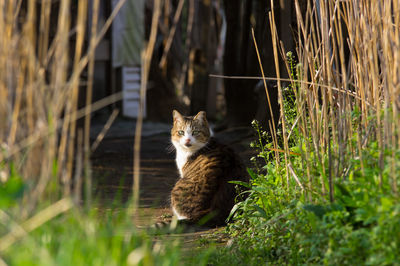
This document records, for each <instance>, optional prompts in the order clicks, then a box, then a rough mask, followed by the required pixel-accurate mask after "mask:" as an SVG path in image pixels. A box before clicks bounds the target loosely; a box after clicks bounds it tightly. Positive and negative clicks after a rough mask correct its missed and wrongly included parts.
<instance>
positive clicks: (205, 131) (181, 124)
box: [171, 110, 210, 152]
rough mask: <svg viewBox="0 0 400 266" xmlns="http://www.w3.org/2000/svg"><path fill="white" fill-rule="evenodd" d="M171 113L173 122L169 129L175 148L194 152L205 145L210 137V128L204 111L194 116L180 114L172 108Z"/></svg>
mask: <svg viewBox="0 0 400 266" xmlns="http://www.w3.org/2000/svg"><path fill="white" fill-rule="evenodd" d="M172 115H173V118H174V124H173V127H172V129H171V140H172V143H173V144H174V146H175V148H176V149H183V150H184V151H187V152H195V151H197V150H198V149H200V148H202V147H204V145H206V143H207V142H208V140H209V139H210V128H209V126H208V122H207V119H206V113H205V112H204V111H201V112H199V113H198V114H197V115H196V116H182V115H181V114H180V113H179V112H178V111H176V110H174V111H173V113H172Z"/></svg>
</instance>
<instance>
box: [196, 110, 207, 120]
mask: <svg viewBox="0 0 400 266" xmlns="http://www.w3.org/2000/svg"><path fill="white" fill-rule="evenodd" d="M194 120H199V121H202V122H207V118H206V112H204V111H200V112H199V113H198V114H197V115H196V116H195V117H194Z"/></svg>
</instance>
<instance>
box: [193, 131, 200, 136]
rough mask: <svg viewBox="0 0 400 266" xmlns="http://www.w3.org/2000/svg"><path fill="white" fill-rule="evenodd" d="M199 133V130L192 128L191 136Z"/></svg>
mask: <svg viewBox="0 0 400 266" xmlns="http://www.w3.org/2000/svg"><path fill="white" fill-rule="evenodd" d="M199 133H200V131H198V130H193V131H192V135H193V136H196V135H198V134H199Z"/></svg>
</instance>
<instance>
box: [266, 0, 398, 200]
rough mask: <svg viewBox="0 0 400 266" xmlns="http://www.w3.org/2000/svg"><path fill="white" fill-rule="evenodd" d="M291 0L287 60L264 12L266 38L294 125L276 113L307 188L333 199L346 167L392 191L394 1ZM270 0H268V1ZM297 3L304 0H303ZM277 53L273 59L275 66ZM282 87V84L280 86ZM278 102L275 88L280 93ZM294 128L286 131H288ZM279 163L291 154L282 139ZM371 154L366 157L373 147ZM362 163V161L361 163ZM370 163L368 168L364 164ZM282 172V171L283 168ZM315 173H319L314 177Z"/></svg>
mask: <svg viewBox="0 0 400 266" xmlns="http://www.w3.org/2000/svg"><path fill="white" fill-rule="evenodd" d="M312 2H313V1H308V3H307V9H306V11H305V12H302V9H301V8H300V4H299V1H296V2H295V9H296V10H295V11H296V15H297V29H295V30H294V32H295V33H294V35H295V40H296V43H297V45H296V47H297V48H296V50H295V51H294V52H295V55H296V57H297V60H298V62H297V63H298V64H297V65H295V66H293V64H292V63H293V62H291V61H290V60H288V57H287V56H286V52H287V51H285V48H284V46H283V44H282V43H280V42H279V40H278V38H277V36H276V34H275V35H274V32H277V30H276V27H275V24H274V18H273V16H270V21H271V25H272V33H273V43H274V46H275V47H276V48H277V50H279V51H280V54H281V56H282V57H283V58H284V59H285V60H284V61H285V65H286V68H287V70H288V73H289V77H290V79H291V86H290V88H291V89H292V90H293V93H294V94H295V98H296V104H295V108H296V111H297V114H298V117H297V119H296V122H295V123H296V124H295V125H288V124H287V123H285V121H286V118H285V116H283V117H282V119H283V120H281V125H282V127H283V134H284V139H285V138H287V137H288V136H289V135H290V133H289V132H290V131H291V129H293V128H294V127H295V128H297V129H298V134H299V135H300V136H301V140H302V141H301V143H300V152H301V154H302V155H301V158H302V164H301V166H300V167H299V168H297V169H294V170H295V171H290V173H292V174H291V175H292V176H293V177H295V176H296V175H297V176H302V177H303V179H302V182H303V183H304V184H305V185H306V187H307V192H308V193H307V195H308V198H309V199H310V200H312V198H313V195H315V193H317V194H319V195H323V196H327V198H328V197H329V199H330V200H331V201H334V184H336V183H340V182H342V181H345V180H348V179H349V178H350V177H349V173H351V172H353V173H354V172H357V173H360V175H362V176H368V175H373V177H374V178H375V180H374V182H375V184H376V185H377V186H379V187H380V188H382V189H384V188H389V193H390V191H391V193H393V195H395V196H397V195H398V185H399V180H398V177H399V174H400V166H399V150H400V114H399V111H400V81H399V78H400V6H399V3H398V1H355V0H354V1H353V0H346V1H339V0H335V1H318V3H319V4H316V3H312ZM271 3H272V4H273V1H271ZM303 3H304V1H303ZM278 57H279V54H278V53H277V52H276V53H275V58H276V60H275V63H276V65H277V69H278V70H279V65H278V64H279V62H278ZM279 89H280V90H281V88H279ZM279 97H280V103H281V104H282V97H283V96H282V94H279ZM292 136H293V134H292ZM284 148H285V149H284V150H285V157H286V158H287V162H286V164H287V165H289V164H292V161H293V160H294V159H295V157H296V156H293V155H290V152H289V151H288V149H287V140H285V147H284ZM373 148H376V154H374V155H373V156H372V157H371V154H372V153H373V151H372V149H373ZM366 164H368V165H369V166H367V165H366ZM372 164H374V165H373V167H376V169H378V171H377V172H378V173H377V174H376V175H374V174H373V173H371V171H370V170H369V169H368V167H371V165H372ZM290 173H289V174H290ZM317 177H319V179H318V178H317Z"/></svg>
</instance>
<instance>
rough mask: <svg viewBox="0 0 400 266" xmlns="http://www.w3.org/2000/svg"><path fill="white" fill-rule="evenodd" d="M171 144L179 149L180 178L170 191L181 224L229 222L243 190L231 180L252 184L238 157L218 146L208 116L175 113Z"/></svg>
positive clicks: (226, 147)
mask: <svg viewBox="0 0 400 266" xmlns="http://www.w3.org/2000/svg"><path fill="white" fill-rule="evenodd" d="M172 115H173V127H172V129H171V141H172V144H173V146H174V147H175V149H176V165H177V168H178V170H179V174H180V178H179V180H178V181H177V182H176V184H175V186H174V188H173V189H172V191H171V208H172V211H173V213H174V215H175V216H177V218H178V220H179V221H185V222H189V223H203V225H205V226H219V225H223V224H225V222H226V219H227V217H228V216H229V213H230V211H231V209H232V207H233V206H234V204H235V198H236V197H237V196H238V195H239V194H243V193H240V192H241V191H243V187H241V186H237V185H235V184H232V183H229V181H233V180H234V181H242V182H246V183H247V182H249V177H248V173H247V171H246V168H245V166H244V165H243V163H242V162H241V160H240V158H239V157H238V155H236V154H235V152H234V151H233V150H232V149H231V148H229V147H228V146H226V145H224V144H221V143H219V142H218V141H217V140H216V139H215V138H214V137H212V135H213V134H212V132H211V130H210V127H209V125H208V122H207V118H206V113H205V112H204V111H201V112H199V113H198V114H197V115H195V116H183V115H181V114H180V113H179V112H178V111H176V110H174V111H173V114H172Z"/></svg>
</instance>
